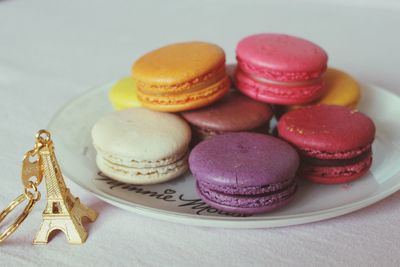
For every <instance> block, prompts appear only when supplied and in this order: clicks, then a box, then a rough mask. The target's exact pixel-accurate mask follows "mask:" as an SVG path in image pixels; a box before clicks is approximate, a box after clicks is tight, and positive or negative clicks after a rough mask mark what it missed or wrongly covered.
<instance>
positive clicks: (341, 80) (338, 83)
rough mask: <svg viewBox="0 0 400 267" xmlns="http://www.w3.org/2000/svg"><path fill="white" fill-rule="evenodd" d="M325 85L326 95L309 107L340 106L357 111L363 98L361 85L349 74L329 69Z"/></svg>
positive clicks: (291, 107) (323, 77)
mask: <svg viewBox="0 0 400 267" xmlns="http://www.w3.org/2000/svg"><path fill="white" fill-rule="evenodd" d="M322 81H323V83H324V87H325V89H324V94H323V95H322V97H321V98H320V99H318V100H316V101H313V102H311V103H308V104H307V105H317V104H325V105H338V106H343V107H348V108H352V109H355V108H357V105H358V102H359V100H360V98H361V89H360V85H359V84H358V82H357V81H356V80H354V79H353V77H351V76H350V75H349V74H347V73H345V72H344V71H341V70H338V69H334V68H328V69H327V70H326V72H325V73H324V74H323V75H322ZM305 106H306V105H292V106H285V107H283V109H284V110H286V111H287V110H294V109H298V108H302V107H305Z"/></svg>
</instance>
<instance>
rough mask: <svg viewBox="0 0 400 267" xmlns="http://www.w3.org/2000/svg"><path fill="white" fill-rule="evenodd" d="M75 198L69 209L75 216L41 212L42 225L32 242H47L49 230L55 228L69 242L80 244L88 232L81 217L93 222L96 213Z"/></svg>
mask: <svg viewBox="0 0 400 267" xmlns="http://www.w3.org/2000/svg"><path fill="white" fill-rule="evenodd" d="M76 200H77V201H76V202H75V205H74V207H73V208H72V210H71V213H75V214H74V215H75V216H71V215H54V214H43V221H42V225H41V227H40V230H39V232H38V233H37V235H36V238H35V239H34V240H33V243H34V244H38V245H39V244H47V243H48V241H49V236H50V234H51V232H53V231H55V230H61V231H62V232H63V233H64V234H65V236H66V238H67V240H68V242H69V243H71V244H82V243H84V242H85V241H86V238H87V236H88V234H87V232H86V229H85V228H84V227H83V224H82V217H86V218H88V219H89V220H90V221H92V222H93V221H95V220H96V218H97V213H96V212H95V211H93V210H92V209H89V208H88V207H86V206H84V205H83V204H81V203H80V201H79V198H77V199H76ZM74 211H75V212H74Z"/></svg>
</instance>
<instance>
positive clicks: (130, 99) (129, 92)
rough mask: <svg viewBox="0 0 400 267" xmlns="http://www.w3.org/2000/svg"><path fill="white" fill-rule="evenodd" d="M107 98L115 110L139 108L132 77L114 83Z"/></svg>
mask: <svg viewBox="0 0 400 267" xmlns="http://www.w3.org/2000/svg"><path fill="white" fill-rule="evenodd" d="M108 96H109V99H110V102H111V104H112V106H113V107H114V109H116V110H122V109H126V108H132V107H139V106H140V102H139V100H138V98H137V95H136V83H135V81H134V80H133V78H132V77H125V78H123V79H121V80H119V81H118V82H116V83H115V84H114V85H113V86H112V87H111V90H110V92H109V94H108Z"/></svg>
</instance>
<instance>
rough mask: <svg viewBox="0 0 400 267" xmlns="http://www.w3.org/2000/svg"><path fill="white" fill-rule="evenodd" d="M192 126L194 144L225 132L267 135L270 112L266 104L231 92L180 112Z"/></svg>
mask: <svg viewBox="0 0 400 267" xmlns="http://www.w3.org/2000/svg"><path fill="white" fill-rule="evenodd" d="M182 116H183V118H184V119H185V120H186V121H188V122H189V124H190V125H191V127H192V132H193V139H194V142H198V141H202V140H205V139H208V138H210V137H212V136H215V135H218V134H224V133H228V132H245V131H250V132H259V133H265V134H266V133H268V129H269V121H270V120H271V118H272V116H273V113H272V110H271V108H270V106H269V105H268V104H265V103H262V102H258V101H255V100H253V99H251V98H249V97H247V96H245V95H243V94H241V93H239V92H237V91H231V92H230V93H228V94H227V95H226V96H225V97H224V98H222V99H221V100H219V101H218V102H216V103H214V104H212V105H210V106H207V107H203V108H201V109H196V110H190V111H185V112H182Z"/></svg>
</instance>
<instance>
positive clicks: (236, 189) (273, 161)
mask: <svg viewBox="0 0 400 267" xmlns="http://www.w3.org/2000/svg"><path fill="white" fill-rule="evenodd" d="M189 166H190V170H191V171H192V173H193V175H194V176H195V177H196V179H197V191H198V193H199V195H200V197H201V198H202V199H203V201H204V202H206V203H207V204H208V205H210V206H212V207H215V208H218V209H220V210H223V211H227V212H237V213H242V214H255V213H262V212H267V211H271V210H274V209H277V208H280V207H282V206H284V205H286V204H287V203H288V202H289V201H290V200H291V199H292V198H293V196H294V194H295V193H296V190H297V185H296V181H295V176H296V171H297V168H298V167H299V156H298V154H297V152H296V150H295V149H294V148H292V146H290V145H289V144H288V143H286V142H285V141H282V140H280V139H278V138H275V137H272V136H268V135H263V134H258V133H245V132H240V133H228V134H223V135H219V136H216V137H214V138H212V139H209V140H206V141H204V142H202V143H200V144H199V145H197V146H196V147H195V148H194V149H193V150H192V152H191V154H190V156H189Z"/></svg>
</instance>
